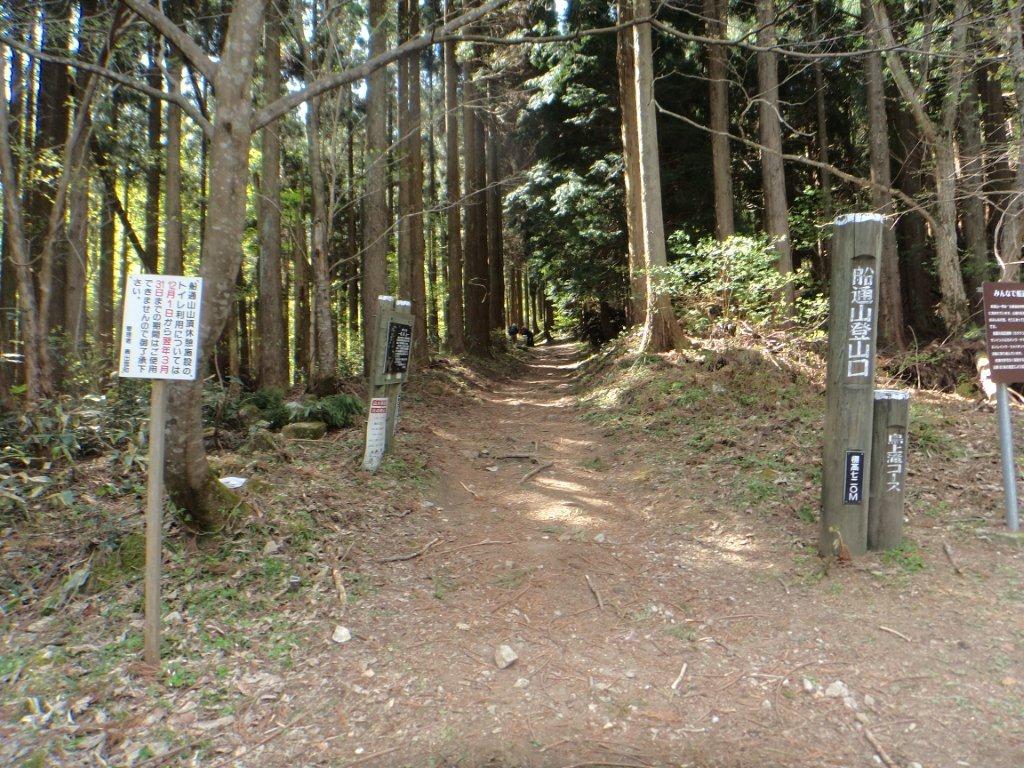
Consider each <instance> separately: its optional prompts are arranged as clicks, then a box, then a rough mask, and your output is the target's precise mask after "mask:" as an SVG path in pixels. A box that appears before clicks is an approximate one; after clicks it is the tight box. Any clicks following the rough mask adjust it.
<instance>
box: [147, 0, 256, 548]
mask: <svg viewBox="0 0 1024 768" xmlns="http://www.w3.org/2000/svg"><path fill="white" fill-rule="evenodd" d="M263 9H264V0H240V1H239V2H236V3H235V4H234V5H233V7H232V9H231V15H230V16H229V20H228V27H227V33H226V36H225V40H224V45H223V49H222V51H221V57H220V64H219V65H218V68H217V70H216V77H215V81H214V91H215V93H216V109H215V110H214V114H215V118H214V124H213V135H212V137H211V140H210V182H209V183H210V194H209V211H208V216H207V221H206V233H205V238H204V246H203V254H202V260H201V264H200V269H199V274H200V276H201V277H202V278H203V301H202V308H201V317H202V321H201V327H200V334H199V349H200V354H202V355H208V354H209V352H210V351H212V350H213V348H214V346H215V345H216V343H217V340H218V339H219V338H220V336H221V334H222V333H223V332H224V328H225V325H226V324H227V322H228V320H229V318H230V317H231V311H232V305H233V299H234V290H233V289H234V285H235V282H236V280H237V277H238V270H239V266H240V265H241V262H242V247H241V245H242V236H243V232H244V227H245V206H246V185H247V181H248V177H249V165H248V163H249V149H250V144H251V139H252V131H251V127H250V126H251V120H252V98H251V90H252V74H253V66H254V62H255V57H256V51H257V48H258V47H259V40H260V34H259V32H260V29H261V27H262V23H263ZM203 367H204V368H205V367H206V366H205V365H204V366H203ZM203 378H204V376H203V375H202V373H201V374H200V376H199V378H197V380H196V381H194V382H175V383H173V384H171V386H170V388H169V389H170V394H169V406H168V409H167V410H168V414H169V416H168V424H167V434H168V437H169V440H168V446H167V464H168V472H167V481H168V482H167V491H168V495H169V497H170V499H171V500H172V501H173V502H174V503H175V504H177V505H178V506H179V507H182V508H183V509H187V510H189V512H190V513H191V515H192V519H193V521H194V523H195V524H196V526H197V527H199V528H200V529H202V530H215V529H217V528H219V527H220V526H221V525H222V524H223V521H224V517H225V515H226V514H227V513H228V512H229V511H230V510H231V508H233V506H234V500H233V499H230V500H228V501H225V498H224V497H225V495H226V494H225V492H224V490H223V486H221V485H220V483H219V482H218V481H217V479H216V478H215V477H213V476H212V474H211V472H210V470H209V465H208V464H207V460H206V451H205V448H204V445H203V423H202V412H201V406H202V394H203Z"/></svg>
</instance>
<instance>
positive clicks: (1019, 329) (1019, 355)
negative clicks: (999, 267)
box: [982, 282, 1024, 384]
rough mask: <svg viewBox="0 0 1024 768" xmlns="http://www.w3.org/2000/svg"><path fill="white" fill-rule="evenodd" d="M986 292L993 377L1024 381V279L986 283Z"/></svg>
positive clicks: (1001, 381) (1003, 381)
mask: <svg viewBox="0 0 1024 768" xmlns="http://www.w3.org/2000/svg"><path fill="white" fill-rule="evenodd" d="M982 296H983V297H984V304H985V342H986V344H987V345H988V360H989V369H990V370H991V372H992V381H994V382H996V383H997V384H1015V383H1018V382H1024V283H1009V282H999V283H985V284H984V285H983V286H982Z"/></svg>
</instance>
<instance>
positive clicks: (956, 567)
mask: <svg viewBox="0 0 1024 768" xmlns="http://www.w3.org/2000/svg"><path fill="white" fill-rule="evenodd" d="M942 551H943V552H945V553H946V559H947V560H949V564H950V565H952V566H953V572H954V573H956V575H957V576H963V575H964V570H963V568H961V567H960V566H959V565H958V564H957V562H956V557H955V556H954V554H953V548H952V547H951V546H949V542H947V541H944V542H942Z"/></svg>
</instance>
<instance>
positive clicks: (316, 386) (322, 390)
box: [306, 99, 338, 394]
mask: <svg viewBox="0 0 1024 768" xmlns="http://www.w3.org/2000/svg"><path fill="white" fill-rule="evenodd" d="M306 143H307V146H308V148H309V173H310V198H311V203H312V205H311V210H312V226H311V232H312V238H313V310H314V312H315V314H316V321H315V331H316V365H315V366H314V369H313V374H312V379H311V385H312V389H313V391H314V392H317V393H319V394H327V393H329V392H332V391H334V389H336V387H337V377H338V342H337V340H336V338H335V323H334V314H333V312H332V311H331V275H330V269H329V264H328V258H329V253H328V248H327V204H326V185H325V183H324V173H323V158H322V153H321V151H320V99H312V100H310V101H309V103H308V104H306Z"/></svg>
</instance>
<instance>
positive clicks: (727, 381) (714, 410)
mask: <svg viewBox="0 0 1024 768" xmlns="http://www.w3.org/2000/svg"><path fill="white" fill-rule="evenodd" d="M623 346H625V345H624V344H623ZM580 402H581V405H582V408H583V409H584V417H585V418H586V420H587V421H589V422H591V423H593V424H595V425H597V426H599V427H600V428H601V429H602V430H603V431H604V433H605V434H606V435H608V436H617V435H630V436H634V435H635V436H637V438H638V439H641V440H643V441H644V444H645V446H647V447H648V448H650V449H651V450H650V452H651V454H654V455H658V456H659V459H658V460H657V461H656V462H655V463H654V466H653V467H652V470H653V471H654V472H655V474H657V473H658V472H659V471H661V472H662V473H663V474H664V479H669V478H671V476H672V474H673V473H674V470H671V467H672V462H673V461H677V462H684V463H685V465H686V466H687V468H688V471H690V470H692V471H694V472H696V474H697V476H698V478H699V479H700V481H701V482H703V483H707V484H714V485H715V486H716V488H717V491H716V493H717V494H724V498H725V499H726V500H727V501H728V503H729V505H730V506H731V507H734V508H736V509H739V510H740V511H743V512H746V513H750V514H754V515H758V516H764V515H775V514H782V515H785V516H787V517H792V518H794V519H795V520H796V521H798V522H800V523H803V524H808V525H809V524H811V523H813V514H812V513H811V512H809V510H810V509H813V508H815V507H816V505H815V504H814V503H813V501H812V499H811V496H812V493H811V492H810V487H811V486H814V484H815V481H816V478H818V477H819V476H820V459H819V453H820V450H819V447H818V441H819V433H820V423H821V418H822V407H823V396H822V390H821V385H820V383H818V382H817V381H815V380H812V379H810V378H809V377H808V374H807V365H806V362H805V361H804V360H803V359H800V360H796V361H790V360H786V359H784V358H781V357H780V356H779V355H777V354H775V353H773V352H771V351H769V350H759V349H757V348H728V347H725V346H723V345H719V346H718V348H714V347H708V348H700V347H697V348H694V349H692V350H688V351H687V352H686V353H683V354H678V355H672V356H656V355H649V356H639V357H638V356H636V355H630V354H628V352H625V351H624V350H622V349H619V350H617V353H613V354H608V353H607V352H605V353H601V354H599V355H598V356H597V357H596V358H595V359H594V360H592V361H591V362H590V364H589V366H588V368H587V370H586V372H585V374H584V379H583V384H582V391H581V396H580Z"/></svg>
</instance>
